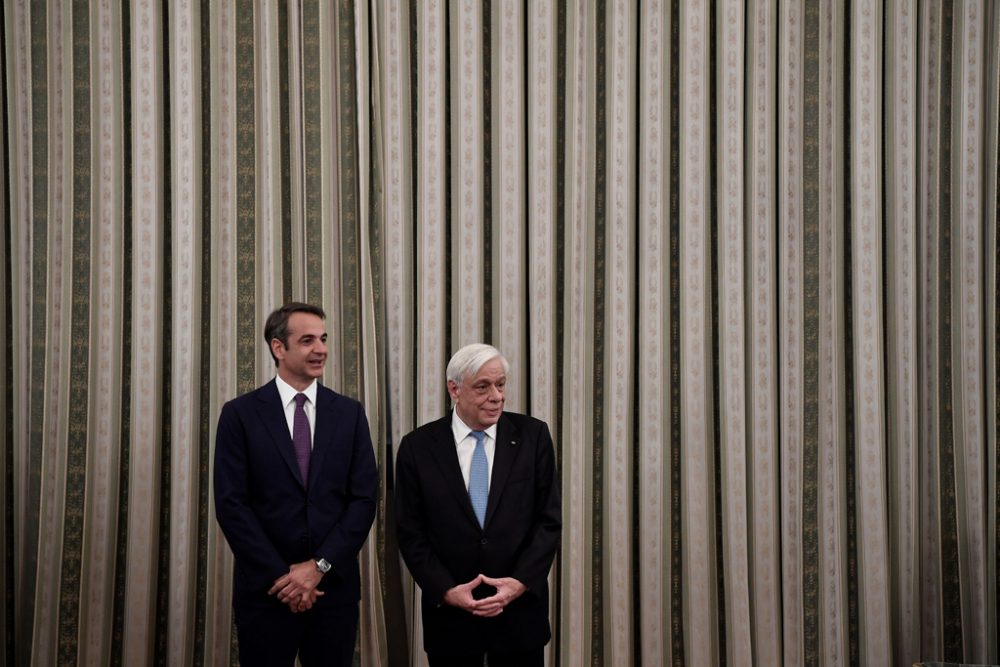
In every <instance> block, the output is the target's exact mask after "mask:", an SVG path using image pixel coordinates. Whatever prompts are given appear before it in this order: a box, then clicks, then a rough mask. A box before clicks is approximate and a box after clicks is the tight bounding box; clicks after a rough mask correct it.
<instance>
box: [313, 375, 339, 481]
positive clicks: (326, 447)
mask: <svg viewBox="0 0 1000 667" xmlns="http://www.w3.org/2000/svg"><path fill="white" fill-rule="evenodd" d="M336 403H337V394H336V392H334V391H333V390H332V389H327V388H326V387H324V386H322V385H318V386H317V387H316V425H315V428H314V429H313V450H312V456H311V457H310V458H309V488H313V486H314V483H315V481H316V478H317V476H318V475H319V471H320V470H322V468H323V459H325V458H326V456H327V454H328V453H329V451H330V450H331V449H332V448H333V447H334V444H335V443H334V442H333V434H334V433H336V431H337V420H338V419H340V414H339V413H338V412H337V410H336Z"/></svg>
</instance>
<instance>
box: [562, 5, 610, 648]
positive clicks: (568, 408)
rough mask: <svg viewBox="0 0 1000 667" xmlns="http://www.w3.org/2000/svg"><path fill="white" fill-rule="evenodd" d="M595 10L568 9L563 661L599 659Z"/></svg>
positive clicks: (563, 404)
mask: <svg viewBox="0 0 1000 667" xmlns="http://www.w3.org/2000/svg"><path fill="white" fill-rule="evenodd" d="M594 23H595V16H594V9H593V7H592V6H590V5H587V6H585V7H582V8H581V7H579V6H577V5H575V4H572V3H571V4H569V5H567V8H566V50H567V54H566V60H567V62H566V204H565V210H566V241H565V243H566V246H565V248H566V261H565V266H566V271H565V275H566V283H565V285H566V286H565V308H564V313H565V322H564V331H565V332H566V339H565V347H564V350H565V351H564V357H563V364H564V366H563V383H564V386H566V387H573V388H574V389H575V390H574V391H572V392H565V393H564V394H563V401H562V406H561V407H562V411H563V432H562V443H563V450H562V458H561V462H562V489H563V494H562V506H563V538H562V547H561V549H562V551H561V553H562V556H561V560H560V564H561V568H560V575H561V577H562V580H561V586H560V592H561V594H562V595H561V600H560V604H559V607H560V610H561V613H562V619H561V621H562V622H561V626H560V627H561V632H560V637H559V639H560V642H561V646H560V649H559V653H560V657H561V660H562V662H563V663H565V664H569V665H586V664H591V661H592V660H595V659H599V658H600V657H601V656H594V655H593V650H592V649H593V642H592V637H591V627H592V625H591V623H592V621H591V619H590V617H589V613H588V610H590V609H592V608H593V604H594V601H593V597H592V591H593V583H592V582H593V578H594V576H595V573H594V571H593V567H594V563H593V551H592V544H593V539H594V536H593V531H592V526H593V522H592V520H591V518H590V511H589V508H591V507H592V504H593V494H594V490H593V441H594V424H593V409H594V391H593V382H592V377H593V371H594V338H593V336H594V334H593V332H594V304H593V299H591V298H590V295H592V294H593V293H594V259H593V257H594V253H593V248H594V201H593V196H592V194H591V193H593V192H594V187H595V186H594V180H595V173H594V162H595V161H594V154H595V145H594V133H593V129H592V128H593V124H594V118H595V115H594V107H593V104H594V96H595V93H594V88H593V85H594V77H593V72H594V57H595V54H594V48H593V41H594Z"/></svg>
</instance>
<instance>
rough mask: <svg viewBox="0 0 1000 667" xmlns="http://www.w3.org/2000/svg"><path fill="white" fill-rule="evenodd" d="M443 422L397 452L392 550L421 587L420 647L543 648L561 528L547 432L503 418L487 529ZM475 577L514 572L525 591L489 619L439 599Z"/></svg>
mask: <svg viewBox="0 0 1000 667" xmlns="http://www.w3.org/2000/svg"><path fill="white" fill-rule="evenodd" d="M451 420H452V415H451V414H450V413H449V414H448V415H447V416H446V417H444V418H442V419H439V420H437V421H434V422H430V423H429V424H425V425H424V426H421V427H420V428H418V429H417V430H415V431H413V432H412V433H410V434H409V435H407V436H406V437H404V438H403V440H402V442H401V443H400V445H399V452H398V454H397V456H396V487H395V493H396V505H395V507H396V528H397V534H398V539H399V549H400V552H401V553H402V555H403V558H404V560H405V561H406V565H407V567H408V568H409V570H410V573H411V574H412V575H413V578H414V580H415V581H416V582H417V584H418V585H419V586H420V589H421V591H422V592H423V598H422V610H423V621H424V649H425V650H426V651H427V652H428V653H433V654H441V655H449V654H451V655H468V654H474V653H479V652H484V651H491V650H500V651H504V652H520V651H527V650H531V649H534V648H538V647H541V646H544V645H545V644H546V643H547V642H548V641H549V638H550V637H551V631H550V628H549V618H548V603H549V590H548V581H547V577H548V573H549V569H550V567H551V566H552V560H553V558H554V557H555V553H556V549H557V548H558V546H559V539H560V534H561V531H562V523H561V505H560V499H559V476H558V473H557V471H556V464H555V453H554V449H553V446H552V437H551V436H550V435H549V429H548V427H547V426H546V425H545V423H544V422H542V421H539V420H538V419H534V418H532V417H528V416H525V415H521V414H517V413H513V412H504V413H503V414H502V415H501V417H500V420H499V421H498V422H497V440H496V450H495V453H494V456H493V472H492V475H491V477H490V493H489V500H488V501H487V505H486V519H485V525H484V526H483V527H480V526H479V522H478V521H477V520H476V515H475V513H474V512H473V509H472V502H471V501H470V500H469V492H468V489H467V488H466V486H465V480H464V479H463V477H462V470H461V468H460V466H459V463H458V454H457V451H456V448H455V436H454V434H453V433H452V429H451V423H452V422H451ZM480 573H482V574H485V575H487V576H490V577H495V578H499V577H513V578H515V579H517V580H518V581H520V582H521V583H523V584H524V585H525V586H527V588H528V590H527V591H525V593H524V594H523V595H521V597H519V598H518V599H517V600H515V601H514V602H512V603H511V604H510V605H508V606H507V607H506V608H505V609H504V611H503V613H502V614H500V615H499V616H496V617H494V618H479V617H477V616H473V615H472V614H470V613H468V612H466V611H463V610H461V609H458V608H456V607H452V606H449V605H445V604H442V600H443V598H444V594H445V592H446V591H447V590H448V589H450V588H452V587H454V586H456V585H458V584H463V583H466V582H468V581H471V580H472V579H474V578H475V577H476V575H478V574H480ZM477 597H482V596H480V595H477Z"/></svg>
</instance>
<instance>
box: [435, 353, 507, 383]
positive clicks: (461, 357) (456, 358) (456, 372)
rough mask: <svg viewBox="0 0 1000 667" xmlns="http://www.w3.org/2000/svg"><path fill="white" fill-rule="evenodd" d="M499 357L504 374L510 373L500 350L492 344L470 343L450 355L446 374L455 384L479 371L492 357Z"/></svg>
mask: <svg viewBox="0 0 1000 667" xmlns="http://www.w3.org/2000/svg"><path fill="white" fill-rule="evenodd" d="M497 358H499V359H500V363H501V364H503V372H504V374H505V375H506V374H508V373H510V364H508V363H507V360H506V359H505V358H504V356H503V354H501V353H500V350H498V349H496V348H495V347H493V346H492V345H486V344H484V343H472V344H471V345H466V346H465V347H463V348H462V349H460V350H459V351H458V352H456V353H455V354H454V355H452V357H451V361H449V362H448V371H447V376H448V380H449V381H450V382H454V383H455V384H457V385H461V384H462V380H464V379H465V378H467V377H472V376H474V375H475V374H476V373H478V372H479V369H480V368H482V367H483V366H484V365H485V364H486V363H487V362H490V361H493V360H494V359H497Z"/></svg>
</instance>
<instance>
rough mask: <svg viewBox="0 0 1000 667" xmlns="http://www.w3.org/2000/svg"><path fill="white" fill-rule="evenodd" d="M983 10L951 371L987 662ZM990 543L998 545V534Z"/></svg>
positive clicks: (967, 35)
mask: <svg viewBox="0 0 1000 667" xmlns="http://www.w3.org/2000/svg"><path fill="white" fill-rule="evenodd" d="M984 18H985V17H984V7H983V4H982V3H981V2H977V1H976V0H968V1H967V2H964V3H962V4H961V5H960V6H958V7H956V12H955V27H956V31H955V32H956V39H955V42H954V45H955V49H956V53H955V60H954V62H955V65H956V66H957V68H958V71H956V73H955V80H954V81H955V84H956V85H955V86H954V87H953V89H952V93H953V102H952V109H953V110H954V111H953V113H954V114H955V115H954V119H955V122H954V123H953V124H952V128H953V132H954V135H953V137H952V151H953V156H954V158H955V166H956V167H957V168H955V169H953V171H952V179H953V180H952V183H953V185H952V193H953V195H952V246H951V247H952V278H953V281H952V286H953V288H954V292H953V293H952V323H953V327H954V328H953V333H952V340H953V341H954V342H955V345H953V347H952V350H953V357H952V369H953V371H954V376H953V380H952V387H953V390H954V392H955V393H954V418H955V422H954V423H955V429H954V436H955V475H956V482H957V489H956V504H957V508H958V522H959V525H958V532H959V541H958V544H959V559H960V563H961V567H962V570H963V574H966V573H967V574H968V576H967V577H966V576H963V577H962V584H963V586H962V636H963V639H964V642H963V644H964V649H965V653H964V659H966V660H968V661H972V662H983V663H985V662H989V661H991V659H992V658H990V657H988V656H987V645H988V635H989V631H988V629H987V627H986V617H987V614H988V612H987V608H986V567H987V564H986V542H987V536H986V535H985V533H984V529H985V528H986V522H985V521H983V520H982V518H983V517H984V516H986V514H985V511H986V499H985V498H984V497H983V491H984V490H985V489H986V470H985V460H984V457H985V452H984V446H985V444H986V443H985V437H984V436H985V434H984V432H983V426H984V419H983V407H984V406H983V396H984V393H985V392H984V389H985V388H984V386H983V377H982V372H983V367H982V364H983V361H984V360H985V351H984V350H983V339H982V333H983V331H982V328H981V327H982V326H983V321H982V311H981V307H982V304H983V292H982V285H983V282H982V281H983V269H982V264H983V260H982V243H983V241H984V238H983V227H982V224H983V210H982V208H981V199H982V195H983V192H982V183H983V180H982V179H983V165H982V159H983V156H982V146H983V139H984V133H983V118H982V104H983V96H982V94H983V64H984V63H983V51H984V47H983V39H984V35H983V32H982V29H983V23H984ZM993 539H996V538H995V536H994V538H993Z"/></svg>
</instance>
